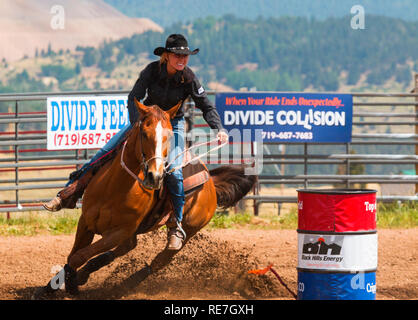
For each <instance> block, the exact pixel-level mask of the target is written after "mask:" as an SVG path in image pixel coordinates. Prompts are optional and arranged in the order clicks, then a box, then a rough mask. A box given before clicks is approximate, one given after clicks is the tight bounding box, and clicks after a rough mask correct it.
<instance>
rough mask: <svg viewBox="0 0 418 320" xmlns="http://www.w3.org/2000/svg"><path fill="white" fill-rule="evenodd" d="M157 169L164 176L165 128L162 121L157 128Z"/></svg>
mask: <svg viewBox="0 0 418 320" xmlns="http://www.w3.org/2000/svg"><path fill="white" fill-rule="evenodd" d="M155 139H156V144H155V168H156V169H157V170H158V173H160V175H161V176H162V175H163V173H164V161H163V126H162V125H161V121H158V124H157V126H156V128H155Z"/></svg>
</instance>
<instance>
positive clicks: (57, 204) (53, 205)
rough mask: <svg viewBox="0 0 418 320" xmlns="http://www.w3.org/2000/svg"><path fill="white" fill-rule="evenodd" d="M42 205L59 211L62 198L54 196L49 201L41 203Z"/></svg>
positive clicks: (52, 210) (49, 209)
mask: <svg viewBox="0 0 418 320" xmlns="http://www.w3.org/2000/svg"><path fill="white" fill-rule="evenodd" d="M42 206H43V207H44V208H45V209H46V210H48V211H51V212H55V211H59V210H61V209H62V200H61V198H60V197H59V196H56V197H55V198H54V199H52V200H51V201H49V202H45V203H43V204H42Z"/></svg>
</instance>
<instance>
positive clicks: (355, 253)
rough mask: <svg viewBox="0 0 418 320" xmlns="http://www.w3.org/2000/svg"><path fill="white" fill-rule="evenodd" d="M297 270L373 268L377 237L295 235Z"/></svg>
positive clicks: (370, 235)
mask: <svg viewBox="0 0 418 320" xmlns="http://www.w3.org/2000/svg"><path fill="white" fill-rule="evenodd" d="M298 267H299V268H304V269H321V270H335V271H365V270H373V269H376V268H377V234H376V233H374V234H359V235H354V234H353V235H319V234H306V233H298Z"/></svg>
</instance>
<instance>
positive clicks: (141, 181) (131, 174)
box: [120, 138, 228, 190]
mask: <svg viewBox="0 0 418 320" xmlns="http://www.w3.org/2000/svg"><path fill="white" fill-rule="evenodd" d="M217 141H219V138H216V139H213V140H211V141H208V142H202V143H198V144H195V145H192V146H191V147H189V148H186V149H184V150H183V151H182V152H181V153H179V154H178V155H177V156H176V157H175V158H174V159H173V160H171V161H170V162H169V163H168V164H167V165H166V166H165V167H164V175H168V174H171V173H172V172H174V171H175V170H177V169H180V168H183V167H185V166H186V165H188V164H189V163H191V162H193V161H196V160H198V159H200V158H202V157H203V156H205V155H207V154H208V153H211V152H212V151H215V150H218V149H220V148H222V147H223V146H224V145H226V144H227V143H228V141H226V142H224V143H221V144H219V145H217V146H216V147H213V148H212V149H209V151H207V152H204V153H202V154H201V155H199V156H195V157H194V158H192V159H191V160H189V161H187V162H185V163H182V164H181V165H179V166H177V167H174V168H172V169H170V170H168V168H169V167H170V165H171V164H172V163H173V162H174V161H175V160H176V159H177V158H178V157H180V156H181V155H183V154H184V153H186V152H187V151H189V150H191V149H194V148H197V147H200V146H203V145H210V144H212V143H213V142H217ZM127 142H128V140H125V142H124V143H123V147H122V154H121V157H120V165H121V166H122V168H123V169H125V170H126V172H128V173H129V175H130V176H131V177H132V178H134V179H135V180H136V181H138V182H139V184H140V185H141V186H142V187H144V188H146V189H148V190H152V189H150V188H147V187H146V186H145V185H144V180H142V179H141V178H140V177H138V176H137V175H136V174H135V173H133V172H132V171H131V170H130V169H129V168H128V167H127V166H126V164H125V162H124V161H123V155H124V153H125V147H126V143H127ZM141 148H142V143H141ZM156 158H161V159H162V160H165V158H163V157H152V158H150V159H148V160H147V161H144V159H145V157H144V156H142V159H143V160H142V163H141V166H143V167H144V168H146V167H147V166H148V162H149V161H151V160H153V159H156ZM167 170H168V171H167Z"/></svg>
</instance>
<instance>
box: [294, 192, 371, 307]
mask: <svg viewBox="0 0 418 320" xmlns="http://www.w3.org/2000/svg"><path fill="white" fill-rule="evenodd" d="M297 192H298V230H297V232H298V266H297V271H298V299H299V300H375V299H376V270H377V231H376V209H377V205H376V190H370V189H317V190H316V189H300V190H297Z"/></svg>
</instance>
